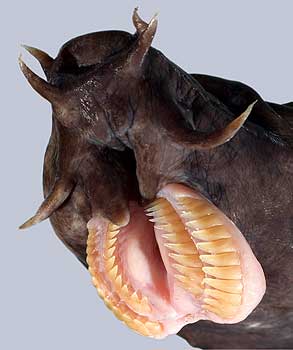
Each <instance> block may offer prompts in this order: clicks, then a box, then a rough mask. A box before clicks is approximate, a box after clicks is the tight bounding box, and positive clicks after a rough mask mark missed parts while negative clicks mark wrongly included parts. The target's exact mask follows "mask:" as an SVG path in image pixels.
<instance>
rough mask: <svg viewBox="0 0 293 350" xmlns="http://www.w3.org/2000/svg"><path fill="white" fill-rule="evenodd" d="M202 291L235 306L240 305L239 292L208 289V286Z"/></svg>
mask: <svg viewBox="0 0 293 350" xmlns="http://www.w3.org/2000/svg"><path fill="white" fill-rule="evenodd" d="M204 292H205V294H207V295H209V296H211V297H213V298H215V299H218V300H222V301H223V302H225V303H228V304H232V305H235V306H237V305H241V295H240V294H231V293H226V292H221V291H219V290H217V289H210V288H206V289H205V291H204Z"/></svg>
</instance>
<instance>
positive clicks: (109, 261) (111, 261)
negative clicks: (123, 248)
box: [105, 256, 115, 271]
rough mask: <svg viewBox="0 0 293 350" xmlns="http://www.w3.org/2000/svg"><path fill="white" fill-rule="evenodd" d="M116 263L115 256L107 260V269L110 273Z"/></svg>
mask: <svg viewBox="0 0 293 350" xmlns="http://www.w3.org/2000/svg"><path fill="white" fill-rule="evenodd" d="M114 263H115V256H112V258H110V259H108V260H105V266H106V269H107V270H108V271H109V270H111V268H112V267H113V265H114Z"/></svg>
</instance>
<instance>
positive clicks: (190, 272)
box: [172, 264, 204, 279]
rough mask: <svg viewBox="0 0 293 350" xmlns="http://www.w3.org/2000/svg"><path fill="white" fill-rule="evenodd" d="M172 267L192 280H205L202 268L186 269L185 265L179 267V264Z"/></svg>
mask: <svg viewBox="0 0 293 350" xmlns="http://www.w3.org/2000/svg"><path fill="white" fill-rule="evenodd" d="M172 266H173V267H174V268H175V269H176V270H177V271H179V272H180V273H182V274H183V275H185V276H187V277H190V278H200V279H202V278H204V274H203V272H202V270H201V267H186V266H183V265H179V264H172Z"/></svg>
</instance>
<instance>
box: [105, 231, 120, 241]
mask: <svg viewBox="0 0 293 350" xmlns="http://www.w3.org/2000/svg"><path fill="white" fill-rule="evenodd" d="M119 232H120V230H116V231H108V237H109V239H112V238H115V237H116V236H117V235H118V233H119Z"/></svg>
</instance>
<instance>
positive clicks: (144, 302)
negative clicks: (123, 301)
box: [140, 297, 152, 313]
mask: <svg viewBox="0 0 293 350" xmlns="http://www.w3.org/2000/svg"><path fill="white" fill-rule="evenodd" d="M140 304H141V306H142V308H143V310H144V312H145V313H150V312H151V311H152V308H151V307H150V304H149V301H148V298H147V297H143V298H142V299H141V300H140Z"/></svg>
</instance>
